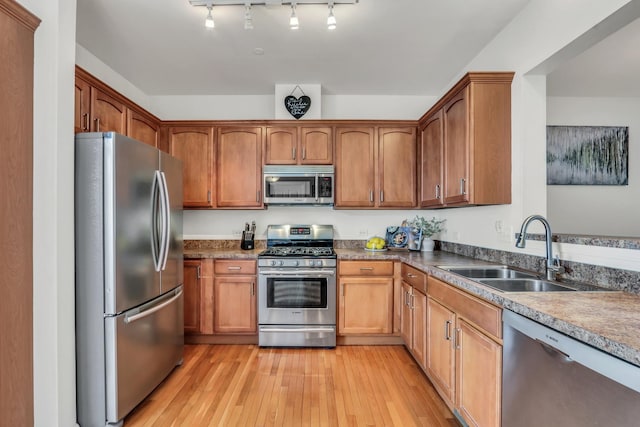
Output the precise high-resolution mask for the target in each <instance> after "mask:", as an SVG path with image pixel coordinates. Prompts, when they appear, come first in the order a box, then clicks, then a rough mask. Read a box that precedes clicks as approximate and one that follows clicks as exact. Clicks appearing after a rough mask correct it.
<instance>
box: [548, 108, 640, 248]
mask: <svg viewBox="0 0 640 427" xmlns="http://www.w3.org/2000/svg"><path fill="white" fill-rule="evenodd" d="M547 124H548V125H568V126H577V125H583V126H628V127H629V169H628V170H629V185H625V186H606V185H600V186H598V185H549V186H547V213H548V216H549V220H550V221H552V224H553V225H554V228H555V231H557V232H561V233H570V234H599V235H604V236H635V237H638V236H640V221H639V220H638V217H639V215H640V197H638V195H639V194H640V149H639V148H640V144H638V141H637V138H638V137H639V136H640V98H586V97H549V98H547Z"/></svg>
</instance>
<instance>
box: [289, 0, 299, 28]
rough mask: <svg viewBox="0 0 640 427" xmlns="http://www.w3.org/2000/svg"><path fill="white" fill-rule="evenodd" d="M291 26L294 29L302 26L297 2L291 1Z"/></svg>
mask: <svg viewBox="0 0 640 427" xmlns="http://www.w3.org/2000/svg"><path fill="white" fill-rule="evenodd" d="M289 27H290V28H291V29H292V30H297V29H298V28H300V22H299V21H298V15H296V4H295V3H291V17H290V18H289Z"/></svg>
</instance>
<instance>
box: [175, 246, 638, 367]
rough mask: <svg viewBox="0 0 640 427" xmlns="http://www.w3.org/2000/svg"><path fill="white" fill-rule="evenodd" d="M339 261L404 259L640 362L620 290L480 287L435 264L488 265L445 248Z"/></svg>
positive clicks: (215, 252) (348, 254)
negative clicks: (534, 290)
mask: <svg viewBox="0 0 640 427" xmlns="http://www.w3.org/2000/svg"><path fill="white" fill-rule="evenodd" d="M261 250H262V249H254V250H251V251H244V250H240V249H233V248H217V249H206V248H201V249H198V248H196V249H193V248H191V249H185V255H184V256H185V258H187V259H189V258H227V259H229V258H231V259H252V258H257V255H258V254H259V253H260V252H261ZM336 252H337V254H338V259H340V260H394V261H403V262H405V263H407V264H409V265H411V266H413V267H415V268H418V269H419V270H422V271H424V272H425V273H427V274H430V275H432V276H434V277H437V278H439V279H442V280H444V281H446V282H448V283H450V284H452V285H454V286H456V287H459V288H460V289H463V290H465V291H467V292H469V293H471V294H473V295H476V296H478V297H480V298H483V299H485V300H487V301H489V302H492V303H494V304H496V305H498V306H501V307H503V308H506V309H509V310H512V311H514V312H516V313H519V314H521V315H523V316H526V317H528V318H530V319H533V320H535V321H537V322H539V323H541V324H544V325H546V326H549V327H551V328H553V329H555V330H558V331H560V332H562V333H565V334H567V335H569V336H571V337H573V338H576V339H578V340H580V341H583V342H585V343H587V344H589V345H592V346H593V347H595V348H598V349H601V350H603V351H605V352H607V353H609V354H612V355H614V356H616V357H618V358H620V359H623V360H626V361H628V362H631V363H633V364H634V365H638V366H640V296H639V295H634V294H630V293H627V292H622V291H604V290H603V291H602V292H597V291H596V292H580V291H568V292H510V293H504V292H500V291H497V290H494V289H492V288H490V287H487V286H483V285H482V284H480V283H478V282H474V281H473V280H470V279H466V278H464V277H462V276H459V275H457V274H453V273H450V272H448V271H446V270H443V269H440V268H437V266H438V265H472V264H473V265H483V264H485V265H486V264H491V263H490V262H487V261H479V260H476V259H473V258H469V257H465V256H461V255H456V254H452V253H448V252H442V251H435V252H406V251H385V252H368V251H365V250H364V249H336Z"/></svg>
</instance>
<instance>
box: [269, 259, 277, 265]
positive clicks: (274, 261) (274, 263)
mask: <svg viewBox="0 0 640 427" xmlns="http://www.w3.org/2000/svg"><path fill="white" fill-rule="evenodd" d="M276 263H277V261H276V260H272V261H271V262H270V263H269V264H271V265H272V266H275V265H276Z"/></svg>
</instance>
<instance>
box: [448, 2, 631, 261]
mask: <svg viewBox="0 0 640 427" xmlns="http://www.w3.org/2000/svg"><path fill="white" fill-rule="evenodd" d="M627 3H630V1H629V0H611V1H607V2H601V1H597V0H581V1H574V2H557V1H554V0H532V1H531V2H530V3H529V4H528V5H527V7H526V8H525V9H524V10H523V11H522V12H521V13H520V14H519V15H518V16H516V18H515V19H514V20H513V21H512V22H510V23H509V24H508V25H507V26H506V27H505V29H504V30H503V31H502V32H500V34H498V35H497V36H496V37H495V38H494V40H493V41H492V42H491V43H489V44H488V45H487V46H486V47H485V49H483V50H482V51H481V52H480V53H479V54H478V55H477V56H476V58H474V59H473V60H472V61H471V62H470V63H469V64H468V65H467V66H465V67H464V69H463V70H460V73H459V76H458V77H460V76H461V75H462V74H463V73H464V72H465V71H466V70H513V71H515V72H516V75H515V78H514V81H513V85H512V171H513V172H512V183H513V186H512V204H511V205H508V206H495V207H478V208H465V209H459V210H446V211H443V213H442V216H443V217H446V218H447V223H448V230H447V233H445V235H444V236H443V238H444V240H453V239H451V238H450V237H459V238H460V239H461V240H462V241H463V242H464V243H467V244H472V245H477V246H483V247H489V248H494V249H503V250H508V251H512V252H524V253H530V254H534V255H544V244H543V242H528V243H527V247H526V248H525V249H516V248H515V247H514V244H513V241H514V240H513V237H511V238H507V237H509V236H508V234H511V236H512V235H513V233H511V231H519V228H520V224H521V222H522V220H523V219H524V218H525V217H526V216H528V215H530V214H534V213H539V214H542V215H547V206H546V194H547V192H546V159H545V154H546V128H545V126H546V119H547V118H546V82H545V80H546V78H545V76H538V75H527V73H528V72H529V71H530V70H532V69H533V68H535V67H536V66H537V65H539V64H541V63H542V62H544V61H545V60H547V59H548V58H550V57H552V56H553V55H554V54H555V53H556V52H557V51H559V50H560V49H562V48H563V47H564V46H565V45H567V44H569V43H571V42H572V41H573V40H575V39H576V38H578V37H579V36H580V35H582V34H583V33H585V32H587V31H589V30H590V29H591V28H592V27H594V26H596V25H598V24H599V23H600V22H601V21H603V20H605V19H606V18H607V17H608V16H610V15H611V14H613V13H614V12H616V11H617V10H618V9H620V8H621V7H623V6H624V5H626V4H627ZM454 81H455V79H454V80H452V82H451V83H452V84H453V82H454ZM496 223H498V224H499V225H500V226H501V227H500V228H501V229H502V230H506V232H502V233H501V232H498V231H497V230H496V228H498V227H496ZM534 225H535V227H534V226H533V225H532V228H531V229H530V230H529V232H542V231H543V229H542V227H541V226H540V225H539V224H537V223H536V224H534ZM551 225H552V226H553V225H554V224H553V223H552V224H551ZM588 234H596V233H588ZM554 248H555V250H556V251H559V253H560V256H561V258H562V259H566V260H571V261H579V262H588V263H593V264H599V265H607V266H611V267H618V268H628V269H633V270H640V262H639V261H640V253H639V252H640V251H633V250H627V251H624V250H623V252H622V253H620V252H619V251H615V254H613V252H614V250H613V249H611V248H599V247H584V246H579V245H566V244H565V245H554Z"/></svg>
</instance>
